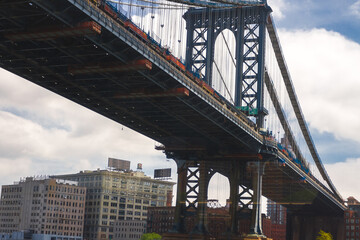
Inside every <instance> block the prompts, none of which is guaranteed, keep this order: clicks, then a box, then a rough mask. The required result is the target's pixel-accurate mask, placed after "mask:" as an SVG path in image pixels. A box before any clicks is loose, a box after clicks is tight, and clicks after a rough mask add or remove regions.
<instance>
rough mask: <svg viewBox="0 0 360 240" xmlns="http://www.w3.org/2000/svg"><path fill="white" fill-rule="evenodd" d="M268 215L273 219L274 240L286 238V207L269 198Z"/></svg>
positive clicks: (272, 232) (272, 231)
mask: <svg viewBox="0 0 360 240" xmlns="http://www.w3.org/2000/svg"><path fill="white" fill-rule="evenodd" d="M267 216H268V217H269V218H270V219H271V237H272V238H273V240H285V239H286V208H285V207H284V206H281V205H280V204H277V203H276V202H274V201H271V200H270V199H268V200H267Z"/></svg>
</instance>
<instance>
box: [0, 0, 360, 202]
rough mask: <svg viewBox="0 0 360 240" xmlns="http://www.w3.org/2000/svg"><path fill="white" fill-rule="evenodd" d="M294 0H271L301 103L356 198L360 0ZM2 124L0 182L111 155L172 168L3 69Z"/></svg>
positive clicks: (323, 152) (331, 169)
mask: <svg viewBox="0 0 360 240" xmlns="http://www.w3.org/2000/svg"><path fill="white" fill-rule="evenodd" d="M293 2H294V1H289V0H287V1H286V0H271V1H270V0H269V5H270V6H271V7H272V9H273V11H274V12H273V15H274V17H275V20H276V26H277V27H278V34H279V37H280V40H281V44H282V47H283V50H284V54H285V57H286V61H287V65H288V67H289V69H290V73H291V76H292V79H293V82H294V85H295V88H296V90H297V94H298V97H299V101H300V104H301V106H302V109H303V112H304V115H305V118H306V120H307V122H308V124H309V126H310V129H311V133H312V136H313V138H314V140H315V142H316V146H317V148H318V151H319V153H320V156H321V158H322V160H323V163H324V164H325V166H326V169H327V171H328V173H329V175H330V177H331V178H332V180H333V182H334V183H335V186H336V187H337V188H338V190H339V191H340V193H341V194H342V195H343V197H348V196H350V195H352V196H355V197H357V198H358V199H359V200H360V187H359V186H358V184H355V183H357V182H359V181H360V174H357V172H358V171H360V138H359V137H358V133H359V132H360V124H359V118H360V106H359V103H360V94H359V92H360V79H359V75H358V74H357V72H358V71H359V67H360V0H343V1H335V0H328V1H325V0H321V1H309V0H299V1H296V4H294V3H293ZM0 129H1V134H0V163H1V167H0V185H4V184H11V183H12V182H13V181H17V180H19V178H20V177H25V176H34V175H45V174H60V173H73V172H78V171H80V170H84V169H96V168H105V167H106V163H107V158H108V157H115V158H120V159H127V160H131V161H132V166H131V167H132V168H133V169H135V168H136V164H137V163H138V162H141V163H143V168H144V171H145V172H146V173H147V174H148V175H152V173H153V169H154V168H163V167H172V168H174V167H175V164H174V162H173V161H171V160H170V161H167V160H166V158H165V156H164V155H163V154H162V153H161V152H158V151H156V150H154V146H155V144H156V143H155V142H154V141H153V140H151V139H148V138H145V137H143V136H142V135H140V134H138V133H135V132H133V131H132V130H130V129H128V128H125V127H123V126H121V125H119V124H117V123H115V122H113V121H111V120H108V119H106V118H104V117H102V116H100V115H98V114H96V113H94V112H91V111H90V110H88V109H85V108H83V107H81V106H79V105H77V104H75V103H72V102H70V101H68V100H66V99H64V98H62V97H60V96H57V95H55V94H53V93H51V92H49V91H47V90H44V89H42V88H41V87H38V86H36V85H34V84H32V83H30V82H28V81H26V80H24V79H21V78H19V77H17V76H14V75H12V74H11V73H9V72H7V71H5V70H3V69H0ZM173 177H174V178H173V180H176V176H175V174H174V172H173ZM219 179H220V178H219V177H216V178H215V180H218V182H221V181H220V180H219ZM223 184H224V183H221V184H217V185H216V184H214V187H213V190H212V191H211V197H212V198H219V196H220V195H222V192H221V191H222V190H221V189H223V188H224V186H223ZM225 185H226V184H225Z"/></svg>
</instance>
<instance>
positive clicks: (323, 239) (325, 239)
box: [316, 230, 333, 240]
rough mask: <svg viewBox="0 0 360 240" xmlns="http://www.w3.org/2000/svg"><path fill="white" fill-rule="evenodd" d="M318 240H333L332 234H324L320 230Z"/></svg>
mask: <svg viewBox="0 0 360 240" xmlns="http://www.w3.org/2000/svg"><path fill="white" fill-rule="evenodd" d="M316 240H333V237H332V235H331V233H327V232H324V231H323V230H320V232H319V236H317V237H316Z"/></svg>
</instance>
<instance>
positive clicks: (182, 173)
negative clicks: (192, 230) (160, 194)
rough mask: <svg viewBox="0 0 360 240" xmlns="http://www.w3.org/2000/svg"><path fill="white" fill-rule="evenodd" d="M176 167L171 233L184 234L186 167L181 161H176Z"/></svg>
mask: <svg viewBox="0 0 360 240" xmlns="http://www.w3.org/2000/svg"><path fill="white" fill-rule="evenodd" d="M176 163H177V167H178V181H177V191H176V207H175V218H174V227H173V229H172V231H171V232H173V233H185V231H186V230H185V211H186V204H185V203H186V184H187V165H186V162H185V161H183V160H178V161H176Z"/></svg>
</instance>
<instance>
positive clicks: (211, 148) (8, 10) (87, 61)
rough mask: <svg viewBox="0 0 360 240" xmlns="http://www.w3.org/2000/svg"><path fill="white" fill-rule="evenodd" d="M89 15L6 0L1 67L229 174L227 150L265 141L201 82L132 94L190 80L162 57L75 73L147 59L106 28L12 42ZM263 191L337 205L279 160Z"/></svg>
mask: <svg viewBox="0 0 360 240" xmlns="http://www.w3.org/2000/svg"><path fill="white" fill-rule="evenodd" d="M35 3H37V4H38V5H36V4H35ZM39 6H42V7H39ZM44 6H46V7H47V8H44ZM49 9H51V10H49ZM89 20H91V19H90V18H89V16H87V15H86V14H84V13H83V12H82V11H80V10H79V9H78V8H76V7H75V6H74V5H72V4H70V3H69V2H68V1H66V0H57V1H41V0H37V1H32V2H30V1H27V0H9V1H1V2H0V67H3V68H4V69H7V70H8V71H10V72H13V73H15V74H17V75H19V76H21V77H23V78H25V79H27V80H29V81H31V82H34V83H35V84H37V85H40V86H42V87H44V88H46V89H48V90H50V91H53V92H55V93H57V94H59V95H61V96H64V97H66V98H68V99H70V100H72V101H74V102H76V103H78V104H80V105H83V106H85V107H87V108H89V109H91V110H93V111H95V112H97V113H99V114H101V115H103V116H106V117H108V118H110V119H112V120H114V121H116V122H118V123H121V124H123V125H125V126H127V127H129V128H131V129H133V130H135V131H137V132H140V133H142V134H144V135H146V136H148V137H150V138H152V139H154V140H156V141H158V142H160V143H162V144H164V145H165V146H166V148H167V149H173V150H172V151H171V152H172V153H174V154H175V155H177V156H182V157H184V159H187V158H188V157H195V158H197V159H199V160H202V159H207V158H208V159H210V158H211V159H214V160H221V161H217V163H216V164H215V165H214V167H216V168H217V169H218V171H219V172H220V173H222V174H224V175H225V176H229V174H228V173H229V169H230V167H227V166H226V163H224V162H225V161H228V160H229V159H226V155H229V156H233V155H236V154H238V155H241V154H244V153H246V154H249V153H253V154H254V153H258V151H259V149H260V147H261V143H260V142H259V141H258V140H257V139H255V138H254V137H253V136H251V134H249V132H247V131H246V130H244V129H241V128H240V127H238V126H237V125H236V124H235V123H234V122H233V121H231V119H229V118H228V117H226V116H224V115H223V114H222V113H221V112H219V111H218V110H217V109H215V108H214V107H213V105H211V104H208V102H207V101H206V99H208V98H211V99H212V100H214V99H213V97H211V96H210V95H208V94H207V93H206V92H205V91H204V90H202V89H201V88H200V87H198V88H199V89H198V92H200V93H201V92H202V93H201V95H199V94H195V93H194V92H193V91H190V95H189V96H168V97H166V96H163V97H146V96H144V97H129V96H128V95H129V94H131V93H136V92H139V91H144V90H145V91H146V92H150V93H151V92H159V91H166V90H171V89H174V88H180V87H184V86H183V85H182V84H181V83H180V82H179V81H177V80H176V79H174V78H173V77H171V76H170V75H169V74H168V73H166V72H165V71H163V70H162V69H161V68H160V66H157V65H156V64H153V65H152V69H151V70H136V71H135V70H134V71H126V72H103V73H88V74H71V73H70V72H69V67H72V66H79V65H83V66H89V65H92V64H124V63H129V62H132V61H134V60H138V59H143V58H144V57H143V56H142V55H141V54H140V53H139V52H138V51H136V50H134V49H133V48H132V47H130V46H129V44H127V43H125V42H124V41H122V40H120V39H119V38H117V37H115V36H114V35H113V34H112V33H111V32H110V31H108V30H106V29H105V28H104V27H103V28H102V33H101V34H98V35H87V36H72V37H58V38H55V39H48V40H42V41H36V40H23V41H11V40H9V39H8V38H7V37H6V34H9V33H10V34H11V33H18V32H27V31H30V30H32V29H37V28H46V29H49V28H50V29H51V28H52V27H59V26H62V27H64V28H65V27H71V26H76V25H77V24H78V23H81V22H84V21H89ZM159 59H161V56H160V55H159ZM167 64H170V63H167ZM174 71H175V72H176V71H177V72H178V74H180V72H179V71H178V70H176V69H175V70H174ZM189 81H190V80H189ZM119 96H128V97H119ZM29 101H31V99H29ZM226 111H228V110H226ZM94 127H96V126H94ZM139 148H141V146H139ZM241 161H244V162H246V161H249V159H242V160H241ZM276 162H277V161H276ZM264 195H265V196H266V197H269V198H270V199H272V200H274V201H277V202H281V203H283V204H284V205H287V206H288V207H289V208H294V209H302V208H303V207H304V206H310V205H308V203H309V204H311V206H317V205H322V206H324V209H329V208H331V209H332V211H338V210H339V208H338V207H336V206H335V205H333V203H332V202H331V201H328V200H326V199H324V195H322V194H319V192H318V191H317V190H316V189H315V188H314V187H313V186H310V185H309V184H306V183H301V182H300V180H299V176H298V174H297V173H295V172H294V171H292V170H291V169H290V168H288V167H284V168H282V167H279V166H278V165H277V164H274V163H270V164H269V167H267V170H266V172H265V175H264ZM295 199H296V200H295ZM314 203H318V204H314ZM324 203H326V204H324Z"/></svg>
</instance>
